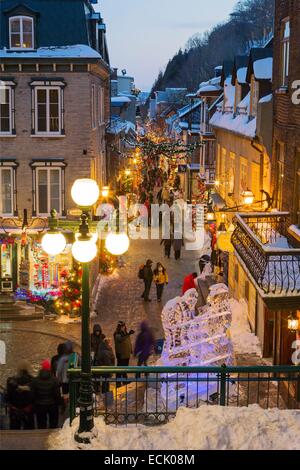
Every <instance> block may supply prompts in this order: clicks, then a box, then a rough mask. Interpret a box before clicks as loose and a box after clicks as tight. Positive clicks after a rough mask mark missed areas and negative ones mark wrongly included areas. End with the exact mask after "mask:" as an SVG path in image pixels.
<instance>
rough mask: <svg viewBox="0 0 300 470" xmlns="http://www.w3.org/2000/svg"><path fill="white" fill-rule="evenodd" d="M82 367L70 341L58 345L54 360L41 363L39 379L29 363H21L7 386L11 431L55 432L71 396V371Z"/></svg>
mask: <svg viewBox="0 0 300 470" xmlns="http://www.w3.org/2000/svg"><path fill="white" fill-rule="evenodd" d="M79 365H80V357H79V355H78V354H77V353H76V352H74V350H73V344H72V342H71V341H67V342H65V343H62V344H59V345H58V347H57V354H56V355H55V356H53V357H52V359H51V361H49V360H48V359H45V360H43V361H42V362H41V364H40V370H39V372H38V374H37V376H36V377H34V376H33V374H32V372H31V367H30V364H29V363H28V362H27V361H21V362H20V363H19V365H18V367H17V373H16V375H15V376H12V377H9V378H8V379H7V383H6V396H5V398H6V402H7V404H8V408H9V421H10V428H11V429H14V430H18V429H26V430H28V429H34V428H35V425H36V426H37V428H38V429H46V428H47V427H49V428H50V429H55V428H57V427H58V424H59V411H60V409H61V412H64V410H65V408H66V403H67V395H68V393H69V379H68V369H69V368H72V367H73V368H74V367H77V366H79Z"/></svg>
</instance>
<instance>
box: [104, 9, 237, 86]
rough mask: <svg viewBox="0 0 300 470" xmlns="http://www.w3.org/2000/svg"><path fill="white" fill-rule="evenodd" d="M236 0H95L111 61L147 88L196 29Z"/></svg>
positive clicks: (222, 16)
mask: <svg viewBox="0 0 300 470" xmlns="http://www.w3.org/2000/svg"><path fill="white" fill-rule="evenodd" d="M236 3H237V0H99V5H98V7H96V8H97V9H100V11H101V13H102V16H103V18H104V20H105V22H106V24H107V36H108V37H107V39H108V46H109V52H110V60H111V65H112V66H113V67H118V69H119V70H122V69H126V70H127V72H128V74H129V75H133V76H134V77H135V81H136V85H137V87H138V88H140V89H142V90H144V91H148V90H150V88H151V86H152V84H153V82H154V80H155V78H156V77H157V74H158V72H159V70H160V69H164V68H165V66H166V65H167V63H168V60H169V59H170V58H172V57H173V55H174V54H175V53H176V52H177V51H178V49H179V48H180V47H183V48H184V46H185V44H186V42H187V40H188V39H189V38H190V37H191V36H193V35H194V34H196V33H199V32H200V33H202V32H204V31H206V30H208V29H210V28H211V27H212V26H214V25H215V24H217V23H218V22H220V21H224V20H225V19H227V17H228V15H229V14H230V13H231V11H232V8H233V6H234V5H235V4H236Z"/></svg>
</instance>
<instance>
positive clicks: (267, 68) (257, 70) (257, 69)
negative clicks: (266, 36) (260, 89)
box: [253, 57, 273, 80]
mask: <svg viewBox="0 0 300 470" xmlns="http://www.w3.org/2000/svg"><path fill="white" fill-rule="evenodd" d="M253 68H254V75H255V78H256V79H257V80H272V76H273V58H272V57H266V58H265V59H260V60H256V61H255V62H254V63H253Z"/></svg>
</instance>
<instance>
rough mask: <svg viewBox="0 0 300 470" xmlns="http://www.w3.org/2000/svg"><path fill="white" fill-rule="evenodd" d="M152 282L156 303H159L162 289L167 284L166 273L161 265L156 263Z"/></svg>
mask: <svg viewBox="0 0 300 470" xmlns="http://www.w3.org/2000/svg"><path fill="white" fill-rule="evenodd" d="M154 282H155V285H156V295H157V301H158V302H161V298H162V295H163V291H164V287H165V285H166V284H168V282H169V277H168V273H167V271H166V269H165V268H164V266H163V265H162V264H161V263H157V265H156V268H155V270H154Z"/></svg>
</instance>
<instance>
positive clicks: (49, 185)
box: [36, 167, 62, 216]
mask: <svg viewBox="0 0 300 470" xmlns="http://www.w3.org/2000/svg"><path fill="white" fill-rule="evenodd" d="M36 209H37V211H36V212H37V215H39V216H44V215H49V214H50V212H51V210H52V209H55V210H56V211H57V213H58V214H59V215H61V213H62V175H61V168H56V167H51V168H43V167H42V168H36Z"/></svg>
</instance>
